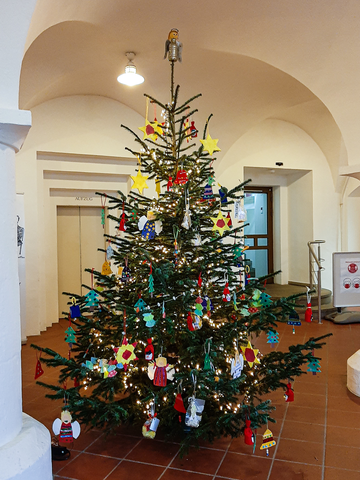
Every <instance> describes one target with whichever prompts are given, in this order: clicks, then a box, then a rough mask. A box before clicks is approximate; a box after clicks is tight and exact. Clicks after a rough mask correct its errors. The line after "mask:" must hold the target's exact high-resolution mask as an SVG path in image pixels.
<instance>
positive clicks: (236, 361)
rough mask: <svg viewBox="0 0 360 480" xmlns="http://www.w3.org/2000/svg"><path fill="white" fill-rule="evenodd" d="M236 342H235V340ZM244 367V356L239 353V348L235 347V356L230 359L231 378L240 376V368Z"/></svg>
mask: <svg viewBox="0 0 360 480" xmlns="http://www.w3.org/2000/svg"><path fill="white" fill-rule="evenodd" d="M236 343H237V342H236ZM243 368H244V357H243V356H242V355H241V354H240V353H239V350H238V349H237V348H236V349H235V356H234V358H233V359H232V360H231V376H232V378H233V379H235V378H239V377H241V373H242V370H243Z"/></svg>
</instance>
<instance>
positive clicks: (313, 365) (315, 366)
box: [307, 358, 321, 375]
mask: <svg viewBox="0 0 360 480" xmlns="http://www.w3.org/2000/svg"><path fill="white" fill-rule="evenodd" d="M307 371H308V372H312V374H313V375H316V373H317V372H321V367H320V361H319V360H318V359H317V358H314V359H313V360H310V361H309V363H308V369H307Z"/></svg>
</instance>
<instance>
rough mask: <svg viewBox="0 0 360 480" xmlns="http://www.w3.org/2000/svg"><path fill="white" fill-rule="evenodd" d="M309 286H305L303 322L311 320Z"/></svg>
mask: <svg viewBox="0 0 360 480" xmlns="http://www.w3.org/2000/svg"><path fill="white" fill-rule="evenodd" d="M309 292H310V288H309V287H306V310H305V322H308V323H311V322H312V320H313V312H312V308H311V294H310V293H309Z"/></svg>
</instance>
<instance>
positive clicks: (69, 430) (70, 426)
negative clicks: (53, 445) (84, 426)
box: [52, 410, 80, 444]
mask: <svg viewBox="0 0 360 480" xmlns="http://www.w3.org/2000/svg"><path fill="white" fill-rule="evenodd" d="M71 420H72V418H71V413H70V412H69V410H63V411H62V412H61V418H56V419H55V420H54V422H53V424H52V430H53V432H54V434H55V435H58V436H59V443H60V444H61V443H63V444H64V443H73V441H74V438H75V439H76V438H78V436H79V435H80V424H79V422H77V421H75V422H72V421H71Z"/></svg>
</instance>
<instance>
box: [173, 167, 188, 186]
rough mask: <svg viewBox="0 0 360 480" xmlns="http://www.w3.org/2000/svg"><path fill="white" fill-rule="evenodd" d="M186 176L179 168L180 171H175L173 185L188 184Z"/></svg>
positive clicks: (184, 171)
mask: <svg viewBox="0 0 360 480" xmlns="http://www.w3.org/2000/svg"><path fill="white" fill-rule="evenodd" d="M188 180H189V179H188V176H187V173H186V170H184V169H183V168H181V169H180V170H178V171H177V173H176V178H175V180H174V183H175V184H176V185H185V183H187V182H188Z"/></svg>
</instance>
